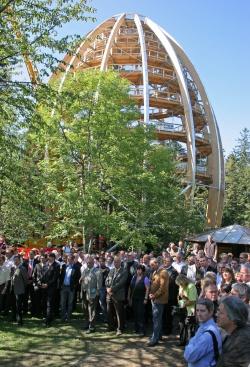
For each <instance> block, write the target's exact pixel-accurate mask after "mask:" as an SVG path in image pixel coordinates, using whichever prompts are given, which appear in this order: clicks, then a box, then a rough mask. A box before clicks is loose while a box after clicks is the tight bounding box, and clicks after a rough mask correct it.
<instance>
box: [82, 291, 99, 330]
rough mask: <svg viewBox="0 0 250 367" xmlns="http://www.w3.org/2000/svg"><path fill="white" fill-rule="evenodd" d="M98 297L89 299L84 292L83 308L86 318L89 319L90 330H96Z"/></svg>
mask: <svg viewBox="0 0 250 367" xmlns="http://www.w3.org/2000/svg"><path fill="white" fill-rule="evenodd" d="M97 300H98V297H95V298H90V299H87V295H86V292H82V306H83V311H84V314H85V317H87V318H88V327H89V329H94V327H95V319H96V307H97Z"/></svg>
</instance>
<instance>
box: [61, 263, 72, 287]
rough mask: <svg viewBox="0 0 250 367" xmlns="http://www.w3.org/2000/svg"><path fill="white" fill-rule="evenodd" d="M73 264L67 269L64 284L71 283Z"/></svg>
mask: <svg viewBox="0 0 250 367" xmlns="http://www.w3.org/2000/svg"><path fill="white" fill-rule="evenodd" d="M72 269H73V265H68V266H67V267H66V270H65V276H64V282H63V285H70V277H71V273H72Z"/></svg>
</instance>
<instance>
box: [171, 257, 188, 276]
mask: <svg viewBox="0 0 250 367" xmlns="http://www.w3.org/2000/svg"><path fill="white" fill-rule="evenodd" d="M172 265H173V267H174V268H175V270H176V271H177V272H178V273H179V274H180V273H181V272H182V271H184V272H185V273H186V267H187V264H186V263H185V261H184V260H183V255H182V254H181V253H177V254H176V256H175V261H174V262H173V264H172ZM184 268H185V270H184Z"/></svg>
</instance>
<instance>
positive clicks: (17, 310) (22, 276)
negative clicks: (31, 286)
mask: <svg viewBox="0 0 250 367" xmlns="http://www.w3.org/2000/svg"><path fill="white" fill-rule="evenodd" d="M27 284H28V274H27V270H26V269H25V267H24V266H23V265H22V264H21V259H20V256H19V255H16V256H14V267H13V268H12V270H11V297H12V316H13V320H14V321H17V324H18V325H22V324H23V300H24V294H25V288H26V286H27Z"/></svg>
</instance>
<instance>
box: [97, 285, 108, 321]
mask: <svg viewBox="0 0 250 367" xmlns="http://www.w3.org/2000/svg"><path fill="white" fill-rule="evenodd" d="M106 295H107V292H106V287H101V288H100V290H99V305H100V307H101V310H102V316H103V321H105V322H106V321H107V302H106Z"/></svg>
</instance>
